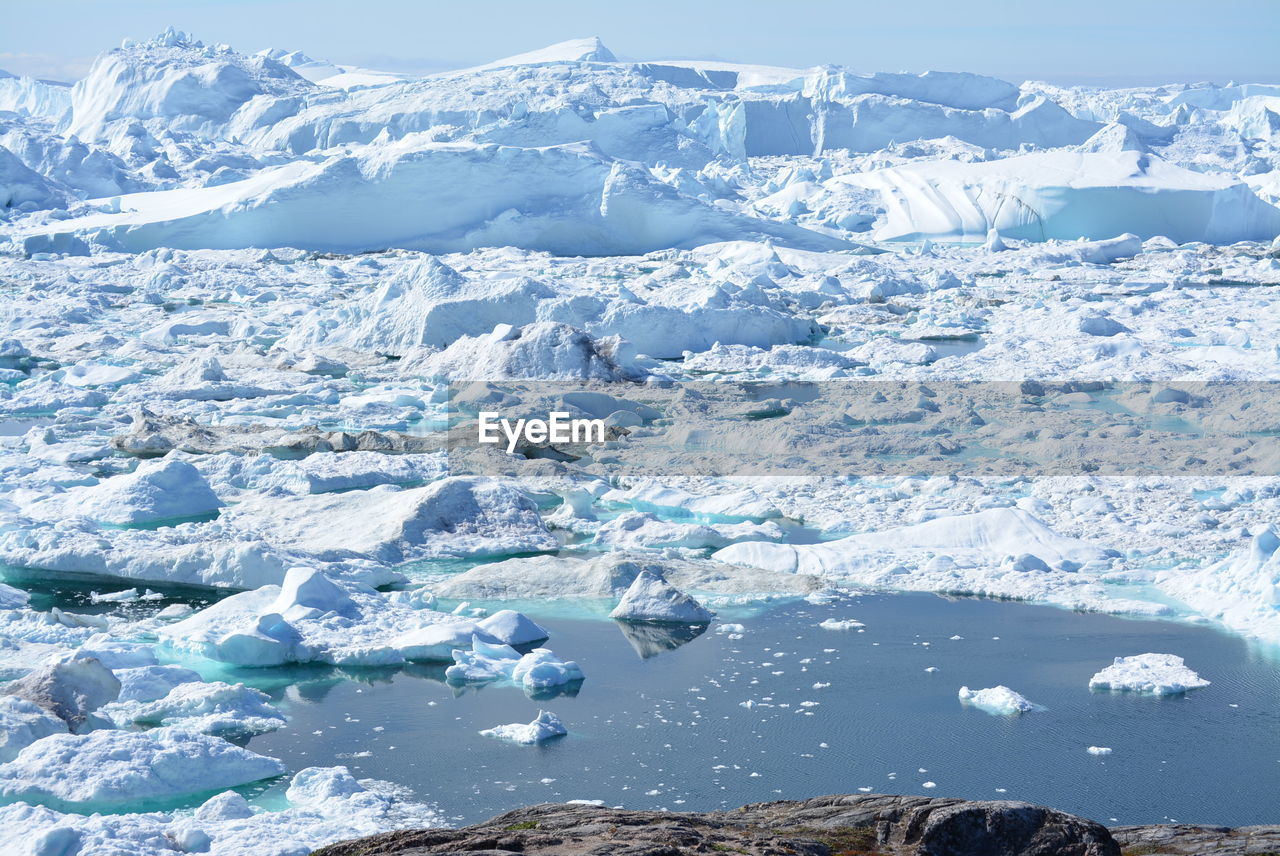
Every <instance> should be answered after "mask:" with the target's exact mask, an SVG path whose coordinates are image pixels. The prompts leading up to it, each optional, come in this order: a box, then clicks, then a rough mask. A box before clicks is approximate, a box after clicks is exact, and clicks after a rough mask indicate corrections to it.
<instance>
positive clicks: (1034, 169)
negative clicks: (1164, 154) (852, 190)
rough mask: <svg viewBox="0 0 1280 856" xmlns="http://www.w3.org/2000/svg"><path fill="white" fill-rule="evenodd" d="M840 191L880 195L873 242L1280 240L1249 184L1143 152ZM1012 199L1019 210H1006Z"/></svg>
mask: <svg viewBox="0 0 1280 856" xmlns="http://www.w3.org/2000/svg"><path fill="white" fill-rule="evenodd" d="M833 181H836V182H840V183H849V184H855V185H858V186H862V187H867V188H871V189H875V190H879V191H880V193H881V195H882V198H883V202H884V205H885V208H886V210H887V212H888V214H887V218H886V220H885V222H884V225H882V226H881V227H880V228H879V229H878V230H877V231H876V233H875V234H876V238H877V239H879V240H920V239H921V238H924V237H925V236H929V237H933V238H935V239H936V238H953V239H968V240H974V239H977V238H980V237H982V236H984V235H986V234H987V232H988V230H990V229H992V228H998V229H999V230H1000V233H1001V234H1003V235H1004V236H1005V237H1011V238H1020V239H1026V240H1033V241H1043V240H1046V239H1049V238H1061V239H1066V240H1075V239H1077V238H1080V237H1084V238H1094V239H1096V238H1109V237H1111V236H1113V235H1118V234H1121V233H1124V232H1132V233H1135V234H1137V235H1138V236H1140V237H1142V238H1150V237H1153V236H1156V235H1164V236H1167V237H1169V238H1172V239H1173V240H1174V241H1177V242H1179V243H1186V242H1190V241H1208V242H1211V243H1230V242H1233V241H1242V240H1270V239H1271V238H1273V237H1275V236H1276V234H1277V233H1280V211H1277V210H1276V209H1275V208H1273V207H1272V206H1270V205H1268V204H1266V203H1265V202H1263V201H1262V200H1261V199H1259V198H1258V197H1257V196H1256V195H1254V193H1253V191H1252V190H1251V189H1250V188H1249V186H1248V185H1247V184H1244V183H1242V182H1240V181H1239V180H1237V179H1235V178H1234V177H1232V176H1226V175H1209V174H1206V173H1201V172H1193V171H1191V170H1188V169H1184V168H1182V167H1180V166H1175V165H1174V164H1171V163H1169V162H1167V161H1164V160H1162V159H1160V158H1158V157H1156V156H1154V155H1148V154H1145V153H1143V152H1137V151H1119V152H1109V153H1081V152H1067V151H1061V152H1044V153H1036V154H1029V155H1023V156H1021V157H1011V158H1004V159H1001V160H996V161H992V162H987V163H961V162H959V161H931V162H926V163H921V164H908V165H905V166H901V167H891V168H888V169H884V170H879V171H876V172H871V173H864V174H859V175H853V176H841V177H839V178H838V179H834V180H833ZM1010 196H1015V197H1017V198H1018V199H1019V200H1021V204H1020V205H1018V206H1008V205H1004V204H1002V203H1001V201H1000V200H1003V199H1006V198H1009V197H1010ZM1015 208H1016V210H1015Z"/></svg>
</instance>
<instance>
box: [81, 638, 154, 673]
mask: <svg viewBox="0 0 1280 856" xmlns="http://www.w3.org/2000/svg"><path fill="white" fill-rule="evenodd" d="M75 656H76V657H77V658H79V659H81V660H84V659H88V658H89V657H92V658H93V659H95V660H97V661H98V662H99V663H101V664H102V665H104V666H106V667H107V668H108V669H111V670H112V671H113V672H114V671H116V670H117V669H134V668H137V667H139V666H154V665H156V663H157V662H158V661H157V660H156V649H155V648H153V647H152V646H150V645H144V644H141V643H138V642H125V641H122V640H120V639H113V638H112V637H111V636H110V635H108V634H106V633H97V634H94V635H93V636H90V637H89V638H88V639H86V640H85V641H84V644H83V645H81V646H80V647H79V648H77V649H76V653H75Z"/></svg>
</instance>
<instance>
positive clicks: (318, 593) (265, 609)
mask: <svg viewBox="0 0 1280 856" xmlns="http://www.w3.org/2000/svg"><path fill="white" fill-rule="evenodd" d="M488 621H489V623H488V624H483V623H481V622H476V621H472V620H469V619H463V618H459V617H457V616H454V615H450V614H447V613H441V612H436V611H434V610H431V609H418V608H415V606H413V605H411V604H410V605H406V604H404V603H401V602H397V601H393V600H391V599H390V598H388V597H386V596H385V595H382V594H380V593H378V592H376V591H373V590H371V589H368V588H367V587H360V586H349V587H343V586H340V585H338V584H337V583H335V582H334V581H332V580H330V579H329V578H328V577H327V576H325V575H324V574H322V573H320V572H319V571H317V570H315V569H312V568H293V569H291V570H290V571H289V572H288V573H287V574H286V575H285V581H284V585H283V586H274V585H272V586H263V587H261V588H259V589H255V590H253V591H247V592H241V593H240V594H234V595H231V596H230V597H228V598H225V599H223V600H221V601H219V602H218V603H215V604H213V605H212V606H210V607H207V608H205V609H203V610H201V611H199V612H197V613H195V614H194V615H192V616H190V617H189V618H185V619H183V620H181V621H178V622H176V623H173V624H169V625H166V626H163V627H161V628H159V629H158V630H157V631H156V632H157V636H158V637H159V639H160V641H161V643H162V644H164V645H166V646H168V647H169V648H171V649H173V650H177V651H183V652H186V653H191V654H196V655H199V656H202V657H208V658H209V659H213V660H219V661H222V662H226V663H233V664H236V665H241V666H273V665H280V664H283V663H307V662H322V663H333V664H338V665H342V664H346V665H391V664H396V663H402V662H405V661H406V660H441V659H443V660H447V659H449V657H450V653H449V652H450V651H452V650H453V648H454V647H456V645H457V644H458V643H459V642H462V641H464V640H465V642H466V643H467V644H470V642H471V640H472V638H475V637H481V638H483V639H492V640H493V642H494V643H498V644H505V643H502V642H501V640H500V639H499V635H498V634H502V635H503V636H505V637H507V638H511V639H513V640H514V639H527V637H529V636H530V635H538V634H545V631H544V630H542V629H541V628H539V627H538V626H537V625H536V624H534V623H533V622H532V621H529V620H528V619H526V618H524V617H523V616H520V615H519V614H518V613H514V614H507V612H506V611H504V612H500V613H496V614H495V615H494V616H490V618H489V619H488ZM543 638H545V635H543ZM517 644H520V643H517ZM446 648H447V650H445V649H446Z"/></svg>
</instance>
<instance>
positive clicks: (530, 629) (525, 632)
mask: <svg viewBox="0 0 1280 856" xmlns="http://www.w3.org/2000/svg"><path fill="white" fill-rule="evenodd" d="M479 627H480V628H481V629H482V630H484V631H485V632H487V633H489V634H490V635H491V636H493V637H495V638H496V639H497V640H498V641H499V642H503V643H505V644H507V645H527V644H529V643H530V642H542V641H544V640H546V639H547V638H549V637H550V636H551V634H550V633H548V632H547V631H546V630H545V629H543V628H542V627H541V626H539V625H538V624H536V623H535V622H534V621H533V619H531V618H529V617H528V616H527V615H525V614H524V613H521V612H516V611H515V610H514V609H502V610H499V611H498V612H495V613H494V614H493V615H490V616H489V617H488V618H486V619H484V620H482V621H480V622H479Z"/></svg>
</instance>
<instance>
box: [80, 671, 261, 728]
mask: <svg viewBox="0 0 1280 856" xmlns="http://www.w3.org/2000/svg"><path fill="white" fill-rule="evenodd" d="M99 713H100V715H102V716H104V717H106V718H107V719H110V720H111V721H113V722H115V723H116V725H117V726H118V727H121V728H127V727H130V726H132V725H144V726H158V725H175V726H180V727H181V728H183V729H185V730H187V731H197V732H200V733H202V734H213V735H216V736H228V737H230V736H237V737H243V736H248V735H252V734H263V733H265V732H268V731H274V730H275V729H277V728H279V727H280V726H282V725H284V723H285V717H284V714H282V713H280V711H278V710H276V708H274V707H272V705H271V704H270V697H269V696H267V694H266V693H262V692H259V691H258V690H255V689H251V688H249V687H246V686H245V685H244V684H227V683H223V682H222V681H211V682H209V683H200V682H198V681H197V682H194V683H185V684H180V685H179V686H176V687H174V688H173V689H172V690H170V691H169V693H168V694H167V695H165V696H164V697H163V698H160V699H156V700H154V701H145V702H144V701H122V702H121V701H118V702H114V703H112V704H109V705H106V706H104V707H103V708H101V710H100V711H99Z"/></svg>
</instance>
